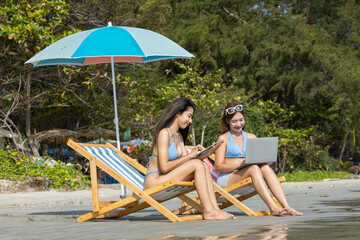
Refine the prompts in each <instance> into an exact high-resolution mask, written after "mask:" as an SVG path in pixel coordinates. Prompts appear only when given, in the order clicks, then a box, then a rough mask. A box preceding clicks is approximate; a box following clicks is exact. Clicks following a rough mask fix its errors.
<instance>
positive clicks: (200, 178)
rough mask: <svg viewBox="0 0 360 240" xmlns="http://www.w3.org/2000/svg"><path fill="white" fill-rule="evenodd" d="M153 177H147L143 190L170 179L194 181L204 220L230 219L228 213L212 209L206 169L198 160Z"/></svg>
mask: <svg viewBox="0 0 360 240" xmlns="http://www.w3.org/2000/svg"><path fill="white" fill-rule="evenodd" d="M154 175H155V174H153V175H149V176H148V177H147V179H146V182H145V185H144V187H145V188H149V187H151V186H155V185H157V184H160V183H163V182H166V181H168V180H171V179H175V180H180V181H183V180H192V179H194V184H195V188H196V191H197V192H198V195H199V198H200V201H201V203H202V206H203V211H204V213H203V215H204V219H230V218H231V215H229V214H228V213H226V212H223V211H220V210H218V209H217V208H215V207H214V205H213V202H212V199H211V194H214V192H212V193H210V192H209V187H208V178H207V175H206V168H205V166H204V165H203V163H202V162H201V161H200V160H191V161H188V162H186V163H184V164H182V165H180V166H179V167H177V168H175V169H174V170H172V171H171V172H169V173H167V174H165V175H161V176H158V177H154ZM155 176H156V175H155ZM145 188H144V189H145Z"/></svg>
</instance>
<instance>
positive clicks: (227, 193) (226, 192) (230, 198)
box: [174, 146, 286, 216]
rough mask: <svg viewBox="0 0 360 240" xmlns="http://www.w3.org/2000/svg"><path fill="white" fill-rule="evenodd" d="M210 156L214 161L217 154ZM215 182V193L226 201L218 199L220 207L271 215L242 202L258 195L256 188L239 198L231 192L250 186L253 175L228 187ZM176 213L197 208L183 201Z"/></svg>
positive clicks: (256, 214) (281, 179) (193, 212)
mask: <svg viewBox="0 0 360 240" xmlns="http://www.w3.org/2000/svg"><path fill="white" fill-rule="evenodd" d="M186 148H189V149H191V148H192V146H186ZM208 158H210V159H211V160H213V161H214V159H215V155H214V154H212V155H210V156H209V157H208ZM285 181H286V180H285V177H284V176H282V177H280V178H279V182H280V183H282V182H285ZM213 184H214V189H215V191H216V193H215V194H216V198H217V199H219V197H220V196H222V197H223V198H224V200H225V202H219V201H218V204H219V207H220V209H224V208H227V207H230V206H233V205H234V206H236V207H237V208H239V209H240V210H241V211H242V212H244V213H245V214H247V215H248V216H261V215H271V214H270V211H253V210H251V209H250V208H249V207H247V206H246V205H245V204H244V203H242V201H244V200H246V199H248V198H251V197H253V196H255V195H257V194H258V193H257V192H256V191H255V190H254V191H252V192H250V193H247V194H245V195H240V196H238V197H237V198H235V197H234V195H233V194H231V192H234V191H237V190H239V189H241V188H243V187H247V186H250V185H251V184H252V179H251V177H247V178H245V179H243V180H241V181H239V182H237V183H234V184H232V185H230V186H228V187H226V188H221V187H220V186H219V185H217V184H216V183H215V182H213ZM272 198H273V200H274V201H275V203H276V204H277V205H278V206H279V207H282V206H281V204H280V203H279V201H278V200H277V199H276V198H275V197H274V196H272ZM193 200H194V201H195V202H197V203H200V200H199V199H198V198H193ZM174 213H175V214H196V213H197V210H196V209H194V208H193V207H192V206H191V205H189V204H187V203H186V202H182V205H181V207H180V208H178V209H176V210H175V211H174Z"/></svg>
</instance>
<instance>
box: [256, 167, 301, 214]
mask: <svg viewBox="0 0 360 240" xmlns="http://www.w3.org/2000/svg"><path fill="white" fill-rule="evenodd" d="M260 169H261V173H262V175H263V177H264V179H265V182H266V184H267V185H268V187H269V189H270V191H271V192H272V194H274V196H275V197H276V199H277V200H278V201H279V202H280V204H281V205H282V206H283V207H284V208H286V209H288V211H287V212H288V213H289V214H290V215H293V216H301V215H303V214H302V213H301V212H298V211H296V210H295V209H293V208H291V207H290V205H289V203H288V201H287V199H286V196H285V193H284V190H283V188H282V187H281V184H280V182H279V179H278V178H277V176H276V174H275V172H274V170H272V168H271V167H270V166H269V165H267V164H264V165H261V166H260Z"/></svg>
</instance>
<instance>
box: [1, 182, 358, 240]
mask: <svg viewBox="0 0 360 240" xmlns="http://www.w3.org/2000/svg"><path fill="white" fill-rule="evenodd" d="M282 186H283V188H284V191H285V193H286V196H287V198H288V201H289V203H290V204H291V206H292V207H294V208H295V209H297V210H299V211H302V212H303V213H304V216H301V217H292V216H286V217H273V216H259V217H248V216H246V215H245V214H243V213H242V212H241V211H240V210H238V209H237V208H235V207H230V208H228V209H226V210H227V211H229V212H231V213H233V214H235V215H237V216H238V219H236V220H225V221H192V222H183V223H171V222H170V221H169V220H167V219H166V218H164V217H163V216H162V215H160V214H159V213H158V212H157V211H156V210H154V209H153V208H147V209H144V210H142V211H139V212H137V213H134V214H131V215H129V216H125V217H123V218H118V219H99V220H92V221H88V222H84V223H78V222H77V221H76V218H77V217H78V216H80V215H82V214H85V213H87V212H91V209H92V200H91V190H90V189H85V190H77V191H64V190H50V191H35V192H17V193H0V223H1V224H0V225H1V228H2V231H1V233H0V236H2V239H67V238H75V239H101V238H108V239H118V238H122V239H124V238H127V239H144V238H159V237H164V236H170V235H171V236H177V237H192V236H193V237H199V236H229V235H231V234H240V233H244V232H251V231H252V230H253V229H254V228H256V227H259V226H261V227H264V226H273V225H274V224H275V225H276V226H281V227H280V228H281V229H282V228H283V227H284V226H287V227H289V226H291V225H292V224H299V223H304V222H306V221H310V220H311V219H314V218H315V219H316V218H324V217H325V218H326V217H333V216H332V215H333V214H335V213H332V212H329V211H327V207H326V205H324V206H323V205H321V203H324V202H336V201H347V200H352V199H359V200H360V193H359V192H360V179H349V180H328V181H321V182H285V183H283V184H282ZM120 193H121V191H120V186H119V185H118V184H115V185H107V186H102V187H100V188H99V198H100V200H104V201H107V200H117V199H119V197H120ZM192 194H195V193H192ZM127 195H128V196H129V195H131V192H127ZM190 196H191V195H190ZM244 203H245V204H246V205H247V206H248V207H250V208H251V209H253V210H255V211H257V210H267V208H266V205H265V204H264V203H263V201H262V200H261V199H260V198H259V197H258V196H255V197H253V198H250V199H248V200H245V201H244ZM164 204H165V205H166V206H167V207H169V208H170V209H174V208H176V207H179V206H180V201H179V200H170V201H168V202H166V203H164ZM336 214H338V213H336ZM14 231H15V232H14ZM79 232H81V234H80V235H79Z"/></svg>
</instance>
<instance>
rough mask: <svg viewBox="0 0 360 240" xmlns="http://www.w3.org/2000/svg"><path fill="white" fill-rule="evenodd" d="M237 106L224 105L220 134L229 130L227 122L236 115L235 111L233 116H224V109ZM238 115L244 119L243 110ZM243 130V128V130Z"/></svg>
mask: <svg viewBox="0 0 360 240" xmlns="http://www.w3.org/2000/svg"><path fill="white" fill-rule="evenodd" d="M237 105H239V104H237V103H229V104H228V105H226V107H225V109H224V113H223V116H222V118H221V134H224V133H226V132H227V131H229V130H230V125H229V124H228V122H229V121H230V120H231V119H232V118H233V117H234V114H235V113H236V111H235V112H234V113H233V114H226V109H228V108H231V107H235V106H237ZM240 113H241V114H242V115H243V116H244V117H245V115H244V109H243V110H241V111H240ZM243 130H244V128H243Z"/></svg>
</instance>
